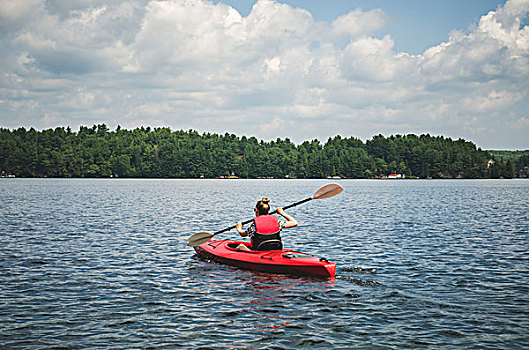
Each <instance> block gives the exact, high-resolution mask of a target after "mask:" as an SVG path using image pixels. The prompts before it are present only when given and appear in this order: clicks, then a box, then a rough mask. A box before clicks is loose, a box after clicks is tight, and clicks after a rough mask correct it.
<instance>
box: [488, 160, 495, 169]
mask: <svg viewBox="0 0 529 350" xmlns="http://www.w3.org/2000/svg"><path fill="white" fill-rule="evenodd" d="M493 165H494V161H493V160H492V159H489V160H488V161H487V168H490V167H491V166H493Z"/></svg>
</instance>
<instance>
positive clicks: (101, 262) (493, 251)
mask: <svg viewBox="0 0 529 350" xmlns="http://www.w3.org/2000/svg"><path fill="white" fill-rule="evenodd" d="M326 183H329V181H326V180H140V179H138V180H136V179H18V178H17V179H0V201H1V203H0V205H1V206H0V232H1V241H0V265H1V268H0V282H1V283H0V348H30V349H39V348H53V347H61V348H123V349H130V348H178V347H183V348H194V349H196V348H204V349H206V348H207V349H212V348H213V349H215V348H218V349H225V348H232V349H270V348H273V349H293V348H322V349H323V348H325V349H326V348H341V349H348V348H358V349H362V348H365V349H400V348H430V349H439V348H453V349H456V348H457V349H459V348H465V349H497V348H503V349H527V348H529V335H528V333H529V208H528V202H529V201H528V200H529V181H527V180H338V183H339V184H340V185H341V186H343V188H344V192H343V193H342V194H340V195H338V196H336V197H333V198H330V199H325V200H314V201H311V202H308V203H306V204H303V205H300V206H297V207H295V208H292V209H289V210H288V213H290V214H291V215H292V216H294V217H295V218H296V219H297V220H298V221H299V223H300V224H299V226H298V227H296V228H291V229H285V230H284V231H283V233H282V237H283V243H284V245H285V247H286V248H294V249H297V250H300V251H303V252H306V253H311V254H314V255H317V256H322V257H325V258H327V259H329V260H332V261H334V262H336V263H337V273H336V279H335V280H317V279H311V278H303V277H291V276H282V275H273V274H266V273H256V272H251V271H244V270H238V269H236V268H232V267H229V266H225V265H219V264H216V263H213V262H208V261H202V260H199V259H197V257H196V256H195V254H194V251H193V249H191V248H189V247H187V246H186V243H187V239H188V237H189V236H191V235H192V234H193V233H196V232H199V231H209V232H215V231H218V230H221V229H223V228H225V227H228V226H231V225H233V224H235V223H236V222H237V221H243V220H246V219H249V218H251V217H252V216H253V206H254V205H255V202H256V201H257V200H259V199H261V198H262V197H263V196H266V197H269V198H271V200H272V201H271V205H272V207H274V208H275V207H277V206H286V205H288V204H290V203H293V202H296V201H299V200H301V199H304V198H307V197H310V196H311V195H312V194H313V193H314V192H315V191H316V190H317V189H318V188H319V187H321V186H323V185H324V184H326ZM217 237H218V238H237V237H238V234H237V233H236V231H235V230H233V231H230V232H225V233H222V234H221V235H218V236H217Z"/></svg>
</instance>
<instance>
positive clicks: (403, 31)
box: [0, 0, 529, 149]
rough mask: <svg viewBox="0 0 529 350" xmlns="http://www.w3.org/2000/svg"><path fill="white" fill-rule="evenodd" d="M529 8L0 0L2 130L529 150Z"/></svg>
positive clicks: (506, 4)
mask: <svg viewBox="0 0 529 350" xmlns="http://www.w3.org/2000/svg"><path fill="white" fill-rule="evenodd" d="M528 12H529V0H507V1H491V0H463V1H461V0H460V1H418V0H401V1H389V0H387V1H382V0H362V1H343V0H336V1H316V0H307V1H301V0H299V1H294V0H258V1H240V0H215V1H214V2H213V1H209V0H159V1H157V0H126V1H121V0H78V1H75V2H72V1H69V0H4V1H1V2H0V50H1V52H2V55H1V56H0V127H4V128H11V129H12V128H17V127H26V128H29V127H34V128H36V129H46V128H54V127H57V126H71V127H72V128H73V129H74V130H76V129H77V128H78V127H79V126H81V125H88V126H91V125H93V124H98V123H105V124H107V125H108V126H109V127H110V128H115V127H117V125H120V126H121V127H123V128H129V129H130V128H135V127H139V126H151V127H158V126H160V127H170V128H172V129H175V130H180V129H184V130H188V129H194V130H198V131H199V132H215V133H222V134H224V133H225V132H229V133H235V134H237V135H239V136H242V135H246V136H255V137H257V138H259V139H264V140H271V139H275V138H277V137H280V138H286V137H288V138H290V139H291V140H293V141H294V142H296V143H299V142H302V141H304V140H312V139H315V138H316V139H319V140H321V141H322V142H325V141H326V139H327V138H328V137H332V136H335V135H341V136H344V137H350V136H354V137H357V138H360V139H362V140H367V139H370V138H371V137H372V136H373V135H378V134H383V135H394V134H407V133H415V134H421V133H429V134H431V135H443V136H446V137H451V138H453V139H457V138H464V139H466V140H470V141H473V142H475V143H476V144H477V145H478V146H479V147H482V148H484V149H529V137H528V135H529V112H528V111H529V26H528V25H527V24H528V21H527V18H528V17H527V15H528Z"/></svg>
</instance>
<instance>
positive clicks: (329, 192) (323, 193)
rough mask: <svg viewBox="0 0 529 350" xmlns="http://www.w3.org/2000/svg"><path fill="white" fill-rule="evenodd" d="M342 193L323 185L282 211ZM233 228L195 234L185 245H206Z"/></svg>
mask: <svg viewBox="0 0 529 350" xmlns="http://www.w3.org/2000/svg"><path fill="white" fill-rule="evenodd" d="M342 191H343V188H342V187H341V186H340V185H337V184H328V185H325V186H323V187H321V188H320V189H318V190H317V191H316V192H314V194H313V195H312V197H309V198H306V199H304V200H301V201H299V202H296V203H293V204H289V205H287V206H286V207H283V210H284V209H288V208H292V207H295V206H296V205H300V204H303V203H306V202H308V201H311V200H313V199H325V198H330V197H334V196H336V195H337V194H339V193H340V192H342ZM275 213H276V210H274V211H273V212H271V213H270V214H275ZM252 221H253V219H250V220H246V221H245V222H243V223H242V224H243V225H246V224H248V223H250V222H252ZM234 228H235V225H233V226H230V227H227V228H225V229H223V230H220V231H217V232H215V233H209V232H198V233H195V234H194V235H192V236H191V237H189V239H188V240H187V245H188V246H190V247H196V246H199V245H201V244H204V243H206V242H207V241H209V240H210V239H212V238H213V236H215V235H218V234H219V233H222V232H226V231H229V230H232V229H234Z"/></svg>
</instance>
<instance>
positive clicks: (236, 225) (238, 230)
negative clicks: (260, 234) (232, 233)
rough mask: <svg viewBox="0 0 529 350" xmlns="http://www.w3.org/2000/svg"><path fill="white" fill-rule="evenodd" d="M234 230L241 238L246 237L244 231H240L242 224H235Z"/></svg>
mask: <svg viewBox="0 0 529 350" xmlns="http://www.w3.org/2000/svg"><path fill="white" fill-rule="evenodd" d="M235 228H236V229H237V232H239V234H240V235H241V237H246V236H248V234H247V233H246V230H243V229H242V223H241V222H238V223H237V224H235Z"/></svg>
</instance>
